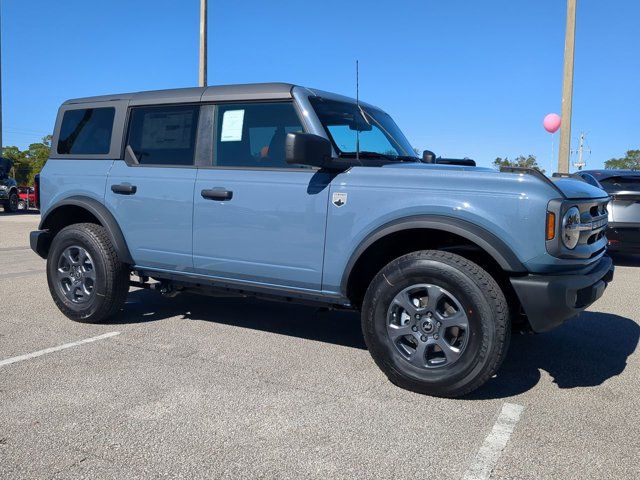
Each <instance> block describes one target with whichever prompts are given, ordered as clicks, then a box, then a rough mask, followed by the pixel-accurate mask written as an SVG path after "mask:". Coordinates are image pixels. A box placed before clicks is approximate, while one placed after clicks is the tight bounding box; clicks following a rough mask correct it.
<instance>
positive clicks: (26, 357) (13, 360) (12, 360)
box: [0, 332, 120, 367]
mask: <svg viewBox="0 0 640 480" xmlns="http://www.w3.org/2000/svg"><path fill="white" fill-rule="evenodd" d="M116 335H120V332H109V333H105V334H103V335H98V336H97V337H91V338H85V339H84V340H78V341H77V342H71V343H65V344H64V345H58V346H57V347H51V348H45V349H44V350H38V351H37V352H31V353H27V354H25V355H19V356H17V357H11V358H6V359H4V360H0V367H4V366H6V365H11V364H12V363H17V362H22V361H23V360H29V359H31V358H36V357H40V356H42V355H46V354H47V353H53V352H57V351H58V350H64V349H65V348H71V347H77V346H78V345H83V344H85V343H91V342H97V341H98V340H104V339H105V338H111V337H115V336H116Z"/></svg>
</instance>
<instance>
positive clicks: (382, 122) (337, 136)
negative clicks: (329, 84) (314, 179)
mask: <svg viewBox="0 0 640 480" xmlns="http://www.w3.org/2000/svg"><path fill="white" fill-rule="evenodd" d="M309 101H310V102H311V104H312V105H313V108H314V109H315V111H316V114H317V115H318V118H319V119H320V121H321V122H322V125H323V126H324V128H325V130H326V131H327V133H328V134H329V137H331V141H332V142H333V146H334V147H335V149H336V150H337V152H338V154H339V155H341V156H350V155H355V154H356V150H357V148H358V147H357V145H358V141H359V143H360V148H359V150H360V153H361V154H362V156H363V157H366V156H367V155H371V154H374V155H375V154H377V155H383V156H389V157H405V158H406V157H412V158H416V159H417V157H416V154H415V152H414V151H413V148H411V144H409V141H408V140H407V139H406V138H405V136H404V135H403V133H402V131H400V129H399V128H398V126H397V125H396V123H395V122H394V121H393V119H392V118H391V117H390V116H389V115H388V114H386V113H384V112H383V111H382V110H378V109H375V108H370V107H366V106H362V105H361V106H360V107H358V105H356V104H355V103H350V102H341V101H336V100H327V99H324V98H320V97H311V98H309ZM358 137H359V138H358Z"/></svg>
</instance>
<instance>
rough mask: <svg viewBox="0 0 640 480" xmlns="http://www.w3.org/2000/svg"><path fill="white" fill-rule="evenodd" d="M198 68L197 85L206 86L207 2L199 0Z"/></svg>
mask: <svg viewBox="0 0 640 480" xmlns="http://www.w3.org/2000/svg"><path fill="white" fill-rule="evenodd" d="M199 63H200V68H199V71H198V85H199V86H201V87H206V86H207V0H200V62H199Z"/></svg>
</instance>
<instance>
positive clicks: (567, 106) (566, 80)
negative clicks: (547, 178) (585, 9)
mask: <svg viewBox="0 0 640 480" xmlns="http://www.w3.org/2000/svg"><path fill="white" fill-rule="evenodd" d="M577 1H578V0H567V30H566V32H565V39H564V75H563V79H562V124H561V126H560V148H559V149H558V172H560V173H569V150H570V148H571V104H572V101H573V58H574V53H575V44H576V4H577Z"/></svg>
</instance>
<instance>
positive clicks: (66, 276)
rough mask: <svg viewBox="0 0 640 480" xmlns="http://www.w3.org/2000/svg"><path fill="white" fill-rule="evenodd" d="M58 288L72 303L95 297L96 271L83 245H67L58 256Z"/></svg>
mask: <svg viewBox="0 0 640 480" xmlns="http://www.w3.org/2000/svg"><path fill="white" fill-rule="evenodd" d="M56 277H57V283H58V288H59V289H60V291H61V292H62V294H63V295H64V296H65V297H66V298H67V300H69V301H70V302H72V303H75V304H82V303H87V302H88V301H89V300H91V298H92V297H93V292H94V289H95V284H96V272H95V268H94V263H93V260H92V259H91V255H89V253H88V252H87V251H86V250H85V249H84V248H82V247H79V246H75V245H74V246H71V247H67V248H66V249H65V250H64V251H63V252H62V254H60V257H59V258H58V266H57V268H56Z"/></svg>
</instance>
